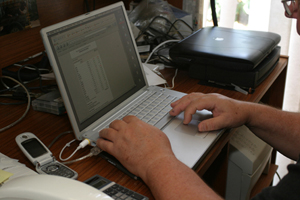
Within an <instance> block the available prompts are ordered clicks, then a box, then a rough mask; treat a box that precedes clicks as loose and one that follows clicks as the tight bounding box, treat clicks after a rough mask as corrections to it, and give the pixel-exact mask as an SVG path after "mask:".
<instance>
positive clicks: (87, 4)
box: [84, 0, 90, 12]
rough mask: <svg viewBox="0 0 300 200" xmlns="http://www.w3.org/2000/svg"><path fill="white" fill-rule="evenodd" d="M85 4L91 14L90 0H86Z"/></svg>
mask: <svg viewBox="0 0 300 200" xmlns="http://www.w3.org/2000/svg"><path fill="white" fill-rule="evenodd" d="M84 2H85V7H86V12H90V6H89V2H88V0H84Z"/></svg>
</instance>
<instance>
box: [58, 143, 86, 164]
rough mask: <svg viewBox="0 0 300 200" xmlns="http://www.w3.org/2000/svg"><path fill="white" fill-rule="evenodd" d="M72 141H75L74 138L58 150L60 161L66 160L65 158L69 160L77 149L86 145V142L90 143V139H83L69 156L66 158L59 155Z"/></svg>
mask: <svg viewBox="0 0 300 200" xmlns="http://www.w3.org/2000/svg"><path fill="white" fill-rule="evenodd" d="M74 141H76V140H75V139H74V140H71V141H70V142H68V143H67V144H66V145H65V146H64V147H63V148H62V150H61V151H60V153H59V159H60V160H61V161H67V160H69V159H70V158H71V157H73V156H74V154H75V153H76V152H77V151H78V150H79V149H82V148H84V147H86V146H87V145H88V144H90V141H89V140H88V139H84V140H83V141H82V142H81V143H80V144H79V145H78V147H77V148H76V149H75V151H74V152H73V153H72V154H71V155H70V156H69V157H67V158H62V157H61V155H62V153H63V152H64V150H65V149H66V148H67V147H69V146H70V145H71V143H73V142H74Z"/></svg>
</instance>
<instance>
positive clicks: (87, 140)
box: [78, 139, 91, 149]
mask: <svg viewBox="0 0 300 200" xmlns="http://www.w3.org/2000/svg"><path fill="white" fill-rule="evenodd" d="M89 144H91V141H90V140H89V139H84V140H83V141H82V142H80V144H79V146H78V147H80V148H81V149H83V148H84V147H86V146H87V145H89Z"/></svg>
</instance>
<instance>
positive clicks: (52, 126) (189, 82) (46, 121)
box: [0, 57, 288, 199]
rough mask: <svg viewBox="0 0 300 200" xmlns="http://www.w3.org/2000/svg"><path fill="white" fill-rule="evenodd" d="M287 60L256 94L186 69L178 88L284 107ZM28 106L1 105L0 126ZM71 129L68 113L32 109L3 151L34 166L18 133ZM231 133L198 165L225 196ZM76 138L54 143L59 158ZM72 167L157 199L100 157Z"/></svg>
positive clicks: (4, 139)
mask: <svg viewBox="0 0 300 200" xmlns="http://www.w3.org/2000/svg"><path fill="white" fill-rule="evenodd" d="M287 60H288V59H287V58H285V57H283V58H281V59H280V61H279V63H278V65H277V67H276V68H275V69H274V71H273V72H272V74H271V75H270V76H269V77H268V78H267V79H266V80H265V81H264V82H263V83H262V84H261V85H260V86H259V87H258V88H256V91H255V92H254V93H253V94H249V95H244V94H241V93H239V92H236V91H230V90H223V89H219V88H214V87H208V86H202V85H199V84H198V80H196V79H191V78H189V77H188V75H187V72H186V71H179V72H178V75H177V77H176V80H175V83H176V84H175V88H174V89H175V90H178V91H181V92H186V93H190V92H203V93H211V92H216V93H221V94H223V95H226V96H229V97H232V98H235V99H239V100H243V101H251V102H259V101H260V100H261V101H263V102H264V103H267V104H270V105H273V106H276V107H281V106H282V100H283V92H284V85H285V76H286V66H287ZM162 73H163V74H164V75H165V77H166V78H167V80H171V79H172V77H173V75H174V70H173V69H166V70H164V71H163V72H162ZM170 84H171V82H170ZM25 107H26V105H14V106H4V105H0V108H1V114H0V115H1V123H0V127H1V128H2V127H4V126H6V125H8V124H10V123H11V122H13V121H15V120H16V119H18V118H19V117H20V116H21V115H22V114H23V112H24V110H25ZM69 130H71V125H70V123H69V120H68V117H67V116H66V115H64V116H56V115H52V114H48V113H42V112H38V111H34V110H33V109H31V110H30V111H29V113H28V115H27V116H26V117H25V119H23V120H22V121H21V122H20V123H18V124H17V125H16V126H14V127H12V128H10V129H8V130H6V131H4V132H1V133H0V137H1V141H0V152H1V153H3V154H5V155H7V156H9V157H11V158H14V159H18V160H19V162H21V163H24V164H25V165H26V166H27V167H29V168H31V169H34V167H33V165H32V164H31V163H30V162H29V161H28V159H27V158H26V157H25V155H24V154H23V153H22V152H21V150H20V149H19V148H18V146H17V144H16V142H15V137H16V136H17V135H18V134H20V133H23V132H32V133H34V134H36V135H37V136H38V137H39V138H40V139H41V140H42V141H43V142H44V143H45V144H46V145H49V144H50V142H51V141H52V140H53V139H54V138H55V137H56V136H58V135H59V134H60V133H62V132H65V131H69ZM230 137H231V132H230V131H228V132H227V133H225V134H223V136H222V137H221V138H220V139H219V140H218V141H217V143H216V144H215V145H214V147H213V148H212V149H211V150H210V152H209V153H208V154H207V155H206V156H205V158H204V159H203V161H202V162H201V163H200V166H199V167H198V168H197V169H196V172H197V173H198V174H199V175H200V176H201V177H203V179H204V180H205V181H206V182H207V183H208V184H209V185H210V186H211V187H212V188H213V189H215V190H216V191H217V192H218V193H219V194H221V195H222V196H224V194H225V183H226V169H227V159H228V141H229V139H230ZM72 139H74V137H73V135H72V134H68V135H66V136H64V137H62V138H61V139H60V140H58V141H57V142H56V143H55V144H54V145H53V146H52V147H51V149H50V150H51V151H52V152H53V154H54V156H55V157H56V158H58V155H59V152H60V151H61V149H62V147H63V146H64V145H65V144H66V143H67V142H69V141H71V140H72ZM77 144H78V142H77ZM77 144H73V145H72V146H71V147H70V148H69V149H66V151H65V154H64V155H63V157H67V156H68V155H69V154H70V153H71V152H73V150H74V149H75V148H76V147H77ZM87 153H89V149H88V148H86V149H84V150H82V151H79V152H78V153H77V154H76V155H75V156H74V159H75V158H79V157H81V156H84V155H86V154H87ZM272 162H275V157H274V158H273V160H272ZM69 167H71V168H72V169H74V170H76V171H77V172H78V174H79V177H78V180H80V181H84V180H86V179H88V178H90V177H91V176H93V175H95V174H99V175H101V176H104V177H106V178H108V179H110V180H112V181H115V182H116V183H118V184H120V185H123V186H125V187H128V188H129V189H132V190H134V191H136V192H139V193H141V194H143V195H146V196H148V197H149V199H153V196H152V194H151V192H150V190H149V188H148V187H147V186H146V185H145V184H144V183H143V182H142V181H140V180H137V181H136V180H133V179H131V178H130V177H128V176H127V175H125V174H124V173H123V172H121V171H119V170H118V169H116V168H115V167H113V166H112V165H111V164H109V163H107V162H106V161H105V160H103V159H102V158H100V157H92V158H88V159H86V160H84V161H80V162H76V163H73V164H70V165H69Z"/></svg>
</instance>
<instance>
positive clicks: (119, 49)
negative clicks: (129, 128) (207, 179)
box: [41, 2, 223, 168]
mask: <svg viewBox="0 0 300 200" xmlns="http://www.w3.org/2000/svg"><path fill="white" fill-rule="evenodd" d="M41 35H42V38H43V42H44V45H45V48H46V51H47V54H48V57H49V60H50V62H51V65H52V68H53V71H54V73H55V76H56V80H57V84H58V86H59V89H60V93H61V96H62V98H63V100H64V103H65V107H66V110H67V113H68V116H69V119H70V122H71V124H72V128H73V131H74V134H75V137H76V139H78V140H83V139H85V138H87V139H89V140H91V141H92V145H93V146H94V145H96V140H97V138H98V137H99V131H100V130H101V129H103V128H105V127H108V125H109V124H110V123H111V122H112V121H113V120H115V119H122V118H123V117H124V116H126V115H135V116H137V117H139V118H140V119H142V120H143V121H145V122H147V123H149V124H152V125H154V126H156V127H158V128H160V129H161V130H163V131H164V132H165V133H166V134H167V136H168V137H169V139H170V141H171V145H172V148H173V151H174V153H175V155H176V156H177V158H178V159H179V160H181V161H182V162H183V163H185V164H186V165H187V166H189V167H190V168H193V167H195V166H196V165H197V162H199V161H200V160H201V158H202V156H203V155H204V154H205V153H206V152H207V150H208V149H209V148H210V147H211V146H212V145H213V143H214V142H215V141H216V140H217V138H218V137H219V136H220V135H221V133H222V132H223V131H222V130H220V131H215V132H209V133H199V132H198V130H197V124H198V123H199V121H200V120H203V119H204V118H207V117H211V113H210V112H208V111H201V112H199V113H197V114H195V115H194V118H193V121H192V122H191V123H190V125H183V124H182V120H183V114H181V115H179V116H178V117H171V116H170V115H169V114H168V112H169V111H170V109H171V107H170V103H171V102H173V101H175V100H177V99H179V98H181V97H182V96H184V95H185V94H184V93H180V92H176V91H172V90H168V89H164V88H161V87H158V86H149V85H148V83H147V80H146V76H145V73H144V70H143V67H142V64H141V61H140V57H139V54H138V51H137V48H136V45H135V40H134V38H133V35H132V32H131V29H130V24H129V21H128V19H127V15H126V11H125V9H124V5H123V3H122V2H120V3H116V4H113V5H110V6H107V7H105V8H101V9H99V10H96V11H93V12H90V13H87V14H84V15H81V16H78V17H75V18H72V19H69V20H67V21H64V22H61V23H58V24H55V25H52V26H50V27H46V28H44V29H42V30H41Z"/></svg>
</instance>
